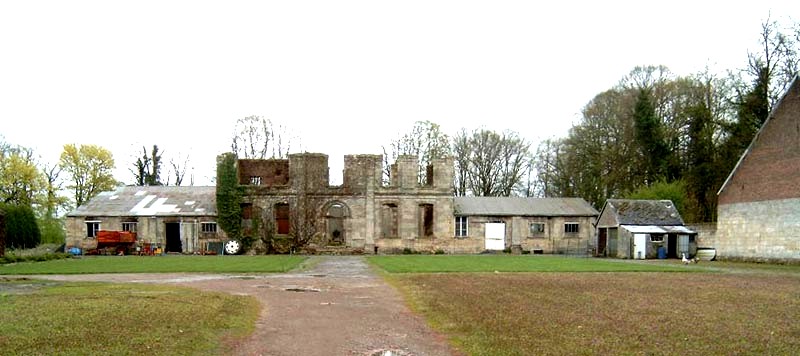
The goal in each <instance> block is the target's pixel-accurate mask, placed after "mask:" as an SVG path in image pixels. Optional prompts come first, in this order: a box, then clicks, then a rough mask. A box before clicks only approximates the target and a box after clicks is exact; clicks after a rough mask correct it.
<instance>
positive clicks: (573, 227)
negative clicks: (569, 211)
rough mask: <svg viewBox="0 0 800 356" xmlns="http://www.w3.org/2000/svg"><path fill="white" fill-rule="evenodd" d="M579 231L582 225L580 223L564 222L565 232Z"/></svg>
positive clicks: (574, 232)
mask: <svg viewBox="0 0 800 356" xmlns="http://www.w3.org/2000/svg"><path fill="white" fill-rule="evenodd" d="M578 231H580V225H579V224H578V223H565V224H564V233H567V234H577V233H578Z"/></svg>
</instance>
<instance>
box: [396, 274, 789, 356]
mask: <svg viewBox="0 0 800 356" xmlns="http://www.w3.org/2000/svg"><path fill="white" fill-rule="evenodd" d="M385 277H386V278H387V279H389V280H390V282H391V283H392V284H393V285H395V286H396V287H398V288H399V289H400V290H401V291H402V293H403V294H404V295H405V297H406V299H407V300H408V301H410V303H411V305H412V308H413V309H415V310H416V311H417V312H419V313H421V314H423V315H424V316H425V317H426V318H427V319H428V320H429V322H430V323H431V324H432V325H433V327H434V328H435V329H437V330H438V331H440V332H442V333H444V334H446V335H448V336H450V339H451V340H452V341H453V342H454V344H455V345H456V346H457V347H458V348H460V349H461V350H463V351H464V352H465V353H467V354H469V355H569V354H576V355H578V354H581V355H609V354H616V355H619V354H636V355H645V354H646V355H667V354H669V355H672V354H692V355H701V354H709V355H732V354H753V355H767V354H769V355H796V354H797V351H798V350H800V324H798V323H797V322H796V319H797V316H798V315H800V298H797V296H798V295H800V279H798V277H797V276H796V275H794V276H787V275H764V274H758V275H755V274H719V273H514V274H461V273H448V274H385Z"/></svg>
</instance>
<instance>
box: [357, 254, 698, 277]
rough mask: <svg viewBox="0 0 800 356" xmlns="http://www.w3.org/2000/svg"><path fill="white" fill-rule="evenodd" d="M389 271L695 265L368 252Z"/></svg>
mask: <svg viewBox="0 0 800 356" xmlns="http://www.w3.org/2000/svg"><path fill="white" fill-rule="evenodd" d="M367 259H368V260H369V262H371V263H373V264H375V265H377V266H378V267H380V268H382V269H384V270H385V271H387V272H389V273H436V272H678V271H692V270H695V268H693V267H695V266H683V265H668V264H649V263H631V262H630V261H620V260H613V259H597V258H571V257H561V256H507V255H477V256H476V255H463V256H460V255H455V256H453V255H447V256H442V255H403V256H370V257H367Z"/></svg>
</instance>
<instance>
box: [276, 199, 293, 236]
mask: <svg viewBox="0 0 800 356" xmlns="http://www.w3.org/2000/svg"><path fill="white" fill-rule="evenodd" d="M289 223H290V221H289V204H286V203H278V204H275V226H276V231H275V232H276V233H277V234H279V235H287V234H289Z"/></svg>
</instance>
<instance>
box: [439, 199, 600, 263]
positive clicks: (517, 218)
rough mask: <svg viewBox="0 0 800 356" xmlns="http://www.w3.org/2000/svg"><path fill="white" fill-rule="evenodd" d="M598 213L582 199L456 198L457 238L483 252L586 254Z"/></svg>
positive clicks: (589, 247)
mask: <svg viewBox="0 0 800 356" xmlns="http://www.w3.org/2000/svg"><path fill="white" fill-rule="evenodd" d="M597 215H598V213H597V210H595V209H594V208H593V207H592V206H591V205H590V204H589V203H587V202H586V201H585V200H583V199H581V198H518V197H455V201H454V216H455V237H456V239H464V240H473V241H474V245H475V246H476V249H477V250H479V251H480V250H504V249H507V248H512V249H513V248H519V249H521V250H523V251H531V252H533V253H569V254H586V253H587V251H589V250H590V249H592V246H591V237H592V236H593V235H594V229H593V228H592V224H593V223H594V221H595V219H596V218H597Z"/></svg>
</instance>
